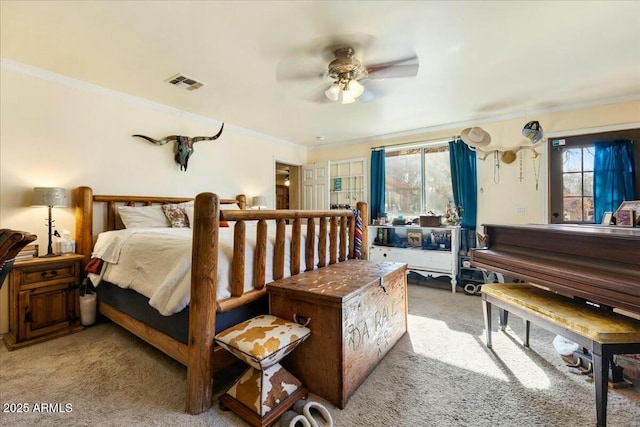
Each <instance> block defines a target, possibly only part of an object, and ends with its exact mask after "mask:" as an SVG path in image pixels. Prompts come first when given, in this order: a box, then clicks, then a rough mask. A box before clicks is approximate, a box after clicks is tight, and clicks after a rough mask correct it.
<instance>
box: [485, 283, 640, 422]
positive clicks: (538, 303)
mask: <svg viewBox="0 0 640 427" xmlns="http://www.w3.org/2000/svg"><path fill="white" fill-rule="evenodd" d="M482 303H483V304H482V308H483V313H484V322H485V328H486V337H487V342H486V344H487V347H489V348H491V347H492V344H491V307H492V305H495V306H496V307H498V308H500V309H501V310H503V312H502V313H501V316H500V326H501V328H502V329H504V328H505V327H506V325H507V319H508V313H513V314H515V315H516V316H519V317H521V318H522V319H524V322H525V337H524V340H523V342H524V345H525V347H528V346H529V329H530V322H534V323H535V324H536V325H539V326H541V327H543V328H545V329H547V330H549V331H551V332H554V333H556V334H558V335H561V336H563V337H565V338H567V339H570V340H572V341H574V342H576V343H578V344H579V345H581V346H582V347H584V348H587V349H589V350H590V351H591V353H592V358H593V378H594V383H595V387H596V414H597V425H598V426H599V427H604V426H606V420H607V392H608V378H609V364H610V362H611V361H612V360H613V355H614V354H628V353H640V321H638V320H636V319H633V318H631V317H627V316H623V315H621V314H618V313H614V312H613V311H610V310H604V309H600V308H597V307H594V306H589V305H586V304H584V303H582V302H580V301H577V300H574V299H572V298H569V297H566V296H563V295H559V294H556V293H553V292H551V291H548V290H545V289H542V288H540V287H537V286H534V285H530V284H521V283H494V284H486V285H483V286H482Z"/></svg>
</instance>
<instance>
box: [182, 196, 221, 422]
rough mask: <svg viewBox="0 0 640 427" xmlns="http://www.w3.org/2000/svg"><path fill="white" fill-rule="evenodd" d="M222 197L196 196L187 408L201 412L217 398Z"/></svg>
mask: <svg viewBox="0 0 640 427" xmlns="http://www.w3.org/2000/svg"><path fill="white" fill-rule="evenodd" d="M219 224H220V199H219V198H218V196H217V195H215V194H213V193H201V194H198V196H196V199H195V205H194V226H193V252H192V260H191V262H192V264H191V302H190V307H189V343H188V347H189V350H188V352H189V355H188V361H189V363H188V365H187V396H186V400H187V405H186V406H187V407H186V411H187V412H188V413H190V414H200V413H202V412H204V411H206V410H207V409H209V408H210V407H211V404H212V402H211V401H212V398H213V338H214V336H215V322H216V287H217V271H218V266H217V260H218V230H219Z"/></svg>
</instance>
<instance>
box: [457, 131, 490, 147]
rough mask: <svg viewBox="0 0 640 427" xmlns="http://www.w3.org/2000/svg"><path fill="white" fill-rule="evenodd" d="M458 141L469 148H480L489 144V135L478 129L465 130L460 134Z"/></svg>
mask: <svg viewBox="0 0 640 427" xmlns="http://www.w3.org/2000/svg"><path fill="white" fill-rule="evenodd" d="M460 139H461V140H462V142H464V143H465V144H467V145H468V146H469V147H471V148H482V147H486V146H487V145H489V144H490V143H491V135H489V134H488V133H487V132H486V131H485V130H484V129H482V128H480V127H472V128H466V129H465V130H463V131H462V132H460Z"/></svg>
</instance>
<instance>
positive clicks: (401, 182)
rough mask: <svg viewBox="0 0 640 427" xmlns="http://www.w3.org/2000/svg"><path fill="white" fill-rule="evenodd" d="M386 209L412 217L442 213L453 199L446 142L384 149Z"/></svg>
mask: <svg viewBox="0 0 640 427" xmlns="http://www.w3.org/2000/svg"><path fill="white" fill-rule="evenodd" d="M385 169H386V193H385V210H386V212H387V213H388V214H390V215H393V216H398V215H400V214H402V215H404V216H407V217H412V216H414V217H415V216H418V215H420V214H424V213H426V212H428V211H433V212H434V213H436V214H444V212H445V208H446V206H447V203H449V202H450V201H452V200H453V189H452V187H451V168H450V163H449V147H448V146H447V145H438V146H428V147H419V148H411V149H405V150H397V151H387V153H386V155H385Z"/></svg>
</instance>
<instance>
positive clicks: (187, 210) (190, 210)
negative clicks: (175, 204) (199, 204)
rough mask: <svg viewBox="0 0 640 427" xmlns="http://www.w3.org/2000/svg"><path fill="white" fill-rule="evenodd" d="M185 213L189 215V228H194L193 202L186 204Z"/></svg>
mask: <svg viewBox="0 0 640 427" xmlns="http://www.w3.org/2000/svg"><path fill="white" fill-rule="evenodd" d="M184 213H185V214H186V215H187V221H188V222H189V228H193V203H191V204H188V205H185V206H184Z"/></svg>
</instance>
